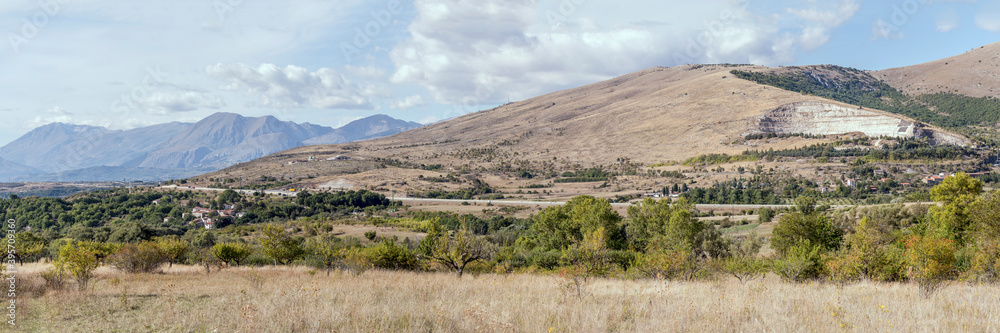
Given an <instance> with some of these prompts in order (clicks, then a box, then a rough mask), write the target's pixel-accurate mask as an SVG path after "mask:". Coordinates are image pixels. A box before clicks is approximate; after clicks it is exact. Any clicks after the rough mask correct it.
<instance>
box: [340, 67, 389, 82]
mask: <svg viewBox="0 0 1000 333" xmlns="http://www.w3.org/2000/svg"><path fill="white" fill-rule="evenodd" d="M344 71H345V72H347V73H348V74H350V75H353V76H356V77H360V78H365V79H371V80H376V79H383V78H385V69H384V68H380V67H375V66H351V65H345V66H344Z"/></svg>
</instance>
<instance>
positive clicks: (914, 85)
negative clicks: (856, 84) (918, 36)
mask: <svg viewBox="0 0 1000 333" xmlns="http://www.w3.org/2000/svg"><path fill="white" fill-rule="evenodd" d="M872 75H873V76H875V77H877V78H879V79H881V80H883V81H885V82H886V83H888V84H889V85H891V86H893V87H894V88H896V89H899V90H901V91H903V92H905V93H907V94H910V95H927V94H936V93H955V94H961V95H965V96H970V97H990V98H998V97H1000V43H994V44H990V45H985V46H981V47H978V48H975V49H972V50H970V51H968V52H965V53H963V54H960V55H957V56H954V57H949V58H945V59H940V60H935V61H931V62H928V63H923V64H919V65H913V66H907V67H899V68H890V69H885V70H881V71H875V72H872Z"/></svg>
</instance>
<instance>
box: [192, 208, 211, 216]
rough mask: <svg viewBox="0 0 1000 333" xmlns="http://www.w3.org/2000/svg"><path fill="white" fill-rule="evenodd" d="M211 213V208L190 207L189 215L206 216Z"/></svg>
mask: <svg viewBox="0 0 1000 333" xmlns="http://www.w3.org/2000/svg"><path fill="white" fill-rule="evenodd" d="M211 213H212V210H211V209H208V208H203V207H195V208H191V216H194V217H196V218H202V217H206V216H208V214H211Z"/></svg>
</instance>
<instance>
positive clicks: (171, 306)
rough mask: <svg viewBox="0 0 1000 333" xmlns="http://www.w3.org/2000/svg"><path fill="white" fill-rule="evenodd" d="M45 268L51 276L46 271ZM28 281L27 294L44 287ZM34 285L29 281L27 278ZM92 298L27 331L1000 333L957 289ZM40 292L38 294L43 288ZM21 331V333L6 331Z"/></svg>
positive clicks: (360, 282) (199, 279)
mask: <svg viewBox="0 0 1000 333" xmlns="http://www.w3.org/2000/svg"><path fill="white" fill-rule="evenodd" d="M36 266H39V265H36ZM32 270H33V271H35V272H37V271H39V270H40V268H38V267H34V268H31V269H26V270H24V271H23V272H22V274H24V275H23V276H22V277H21V279H22V283H33V281H31V280H32V279H37V277H31V274H33V273H30V272H31V271H32ZM24 272H28V273H24ZM99 273H100V276H101V278H100V280H99V281H98V282H97V283H96V284H95V285H94V286H93V288H91V289H90V290H89V291H87V292H75V291H48V292H47V293H45V295H44V296H38V297H34V298H25V299H22V300H21V301H20V303H19V304H20V307H19V308H18V316H19V317H18V318H19V324H18V325H19V326H20V327H19V328H20V329H21V330H22V331H39V332H94V331H105V332H114V331H121V332H149V331H177V332H215V331H218V332H320V331H322V332H328V331H350V332H356V331H364V332H430V331H434V332H466V331H477V332H482V331H504V332H549V331H552V332H598V331H602V332H603V331H619V332H686V331H694V332H762V331H769V332H841V331H847V332H875V331H878V332H883V331H899V332H918V331H919V332H924V331H928V332H995V331H997V330H998V329H1000V288H998V287H997V286H994V285H969V284H958V283H956V284H952V285H950V286H948V287H946V288H944V289H943V290H941V291H939V292H938V293H937V294H935V295H934V296H933V297H931V298H927V299H925V298H921V297H920V296H918V290H917V288H916V287H915V286H913V285H910V284H879V283H858V284H852V285H846V286H837V285H833V284H821V283H810V284H791V283H785V282H781V281H779V280H777V279H776V278H774V277H768V278H767V279H765V280H763V281H761V280H758V281H752V282H750V283H747V284H746V285H742V284H740V283H738V282H736V281H735V280H731V279H725V278H722V279H719V280H718V281H712V282H673V281H653V280H617V279H607V280H605V279H600V280H591V281H590V283H587V284H585V285H584V288H583V293H582V295H578V294H577V292H576V289H575V288H574V287H573V286H572V285H571V284H569V283H568V281H567V280H566V279H563V278H560V277H557V276H538V275H528V274H513V275H492V274H487V275H479V276H471V275H466V276H465V277H464V278H462V279H456V278H455V276H454V275H451V274H445V273H413V272H390V271H368V272H364V273H362V274H352V273H349V272H338V271H334V272H333V273H332V274H331V275H330V276H326V275H325V274H324V273H323V272H317V273H315V274H310V273H309V270H308V269H307V268H301V267H294V268H293V267H266V268H257V269H253V270H251V269H249V268H231V269H226V270H223V271H221V272H213V273H211V274H208V275H206V274H205V273H204V271H202V270H201V269H199V268H197V267H193V266H175V267H174V268H173V269H170V270H168V271H167V272H165V273H162V274H141V275H125V274H121V273H117V272H114V271H111V270H108V269H106V268H102V269H101V271H100V272H99ZM34 282H37V281H34ZM5 330H9V328H5Z"/></svg>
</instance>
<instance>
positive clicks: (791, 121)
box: [751, 102, 969, 146]
mask: <svg viewBox="0 0 1000 333" xmlns="http://www.w3.org/2000/svg"><path fill="white" fill-rule="evenodd" d="M756 120H757V126H756V129H755V130H752V131H751V133H775V134H798V133H801V134H810V135H837V134H846V133H857V132H860V133H864V134H865V135H866V136H869V137H892V138H917V139H923V138H927V139H930V141H931V143H932V144H953V145H962V146H964V145H967V144H969V141H968V140H967V139H966V138H964V137H962V136H961V135H958V134H954V133H950V132H946V131H944V130H940V129H937V128H932V127H928V126H927V125H924V124H922V123H920V122H916V121H913V120H910V119H906V118H903V117H901V116H897V115H894V114H891V113H887V112H882V111H875V110H868V109H863V108H848V107H843V106H839V105H834V104H827V103H818V102H802V103H792V104H786V105H783V106H781V107H779V108H777V109H774V110H771V111H768V112H766V113H765V114H764V115H762V116H760V117H757V118H756Z"/></svg>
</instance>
